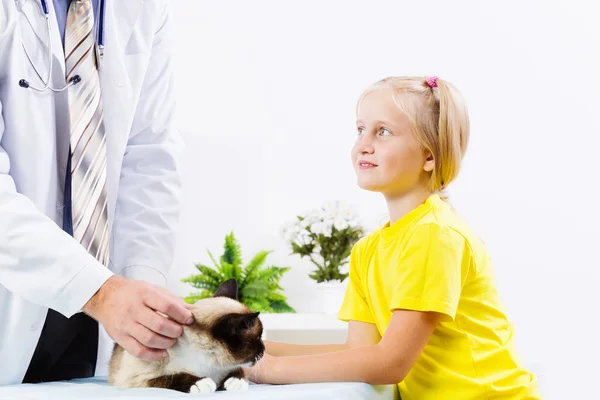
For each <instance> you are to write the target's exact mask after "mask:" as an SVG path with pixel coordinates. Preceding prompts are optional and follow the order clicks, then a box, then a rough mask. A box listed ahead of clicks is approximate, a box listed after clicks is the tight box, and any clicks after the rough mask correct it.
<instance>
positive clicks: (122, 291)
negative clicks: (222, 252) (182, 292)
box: [83, 275, 193, 361]
mask: <svg viewBox="0 0 600 400" xmlns="http://www.w3.org/2000/svg"><path fill="white" fill-rule="evenodd" d="M188 308H189V306H188V305H187V304H186V303H185V302H184V301H183V300H182V299H180V298H178V297H177V296H175V295H174V294H172V293H170V292H168V291H167V290H164V289H162V288H160V287H156V286H153V285H150V284H148V283H146V282H143V281H132V280H127V279H125V278H123V277H121V276H118V275H114V276H112V277H111V278H110V279H108V280H107V281H106V283H105V284H104V285H103V286H102V287H101V288H100V290H98V292H96V294H95V295H94V296H93V297H92V298H91V299H90V300H89V301H88V302H87V303H86V305H85V306H84V307H83V311H84V312H85V313H86V314H88V315H89V316H91V317H92V318H94V319H96V320H97V321H99V322H101V323H102V324H103V325H104V328H105V329H106V332H107V333H108V334H109V335H110V337H112V338H113V339H114V340H115V341H116V342H117V343H119V344H120V345H121V346H123V348H124V349H125V350H126V351H127V352H128V353H130V354H131V355H133V356H134V357H138V358H141V359H144V360H148V361H157V360H160V359H162V358H164V357H165V356H166V355H167V352H166V351H165V349H168V348H170V347H171V346H173V344H175V341H176V339H177V338H178V337H179V336H180V335H181V333H182V332H183V327H182V325H183V324H191V323H192V322H193V317H192V313H191V311H190V310H189V309H188ZM159 313H162V314H164V315H166V316H167V317H168V318H165V317H164V316H163V315H160V314H159Z"/></svg>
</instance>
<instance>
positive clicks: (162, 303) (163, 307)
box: [144, 290, 194, 325]
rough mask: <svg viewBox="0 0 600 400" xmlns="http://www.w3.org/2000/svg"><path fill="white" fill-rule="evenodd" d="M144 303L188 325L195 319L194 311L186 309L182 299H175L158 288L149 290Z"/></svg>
mask: <svg viewBox="0 0 600 400" xmlns="http://www.w3.org/2000/svg"><path fill="white" fill-rule="evenodd" d="M181 301H183V300H181ZM144 303H145V304H146V305H147V306H148V307H150V308H152V309H154V310H156V311H158V312H161V313H163V314H165V315H166V316H168V317H169V318H171V319H172V320H174V321H177V322H179V323H180V324H186V325H187V324H190V323H192V322H193V321H194V319H193V318H192V312H191V311H190V310H188V309H186V308H185V307H184V306H183V305H182V304H181V302H180V301H177V300H173V299H172V298H171V297H169V296H166V295H164V294H163V293H161V292H160V291H158V290H156V291H154V290H149V291H148V294H147V295H146V298H145V299H144Z"/></svg>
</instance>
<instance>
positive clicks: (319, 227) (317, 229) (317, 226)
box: [310, 222, 325, 235]
mask: <svg viewBox="0 0 600 400" xmlns="http://www.w3.org/2000/svg"><path fill="white" fill-rule="evenodd" d="M310 230H311V232H312V233H314V234H315V235H320V234H322V233H323V232H324V231H325V224H324V223H323V222H315V223H314V224H312V225H311V226H310Z"/></svg>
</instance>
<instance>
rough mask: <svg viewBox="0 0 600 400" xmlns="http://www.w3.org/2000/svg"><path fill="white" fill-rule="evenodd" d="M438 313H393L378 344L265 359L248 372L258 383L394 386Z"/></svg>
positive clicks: (403, 375)
mask: <svg viewBox="0 0 600 400" xmlns="http://www.w3.org/2000/svg"><path fill="white" fill-rule="evenodd" d="M440 316H441V314H437V313H433V312H421V311H408V310H396V311H395V312H394V314H393V315H392V319H391V321H390V324H389V326H388V328H387V330H386V332H385V334H384V336H383V338H382V339H381V341H379V343H377V344H372V345H367V346H364V347H354V348H348V349H346V350H341V351H337V352H335V353H327V354H320V355H308V356H299V357H270V356H266V357H264V358H263V359H262V360H261V361H260V362H259V363H258V364H257V365H256V366H254V367H252V368H251V369H249V370H248V376H249V378H250V379H251V380H252V381H254V382H257V383H273V384H284V383H308V382H366V383H370V384H396V383H399V382H401V381H402V380H403V379H404V377H406V375H407V374H408V372H409V371H410V369H411V368H412V366H413V364H414V362H415V361H416V360H417V358H418V357H419V355H420V354H421V351H422V350H423V348H424V347H425V345H426V344H427V341H428V340H429V337H430V336H431V334H432V333H433V330H434V329H435V326H436V324H437V323H438V321H439V320H440Z"/></svg>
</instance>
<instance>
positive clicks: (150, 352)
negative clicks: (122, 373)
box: [119, 336, 167, 361]
mask: <svg viewBox="0 0 600 400" xmlns="http://www.w3.org/2000/svg"><path fill="white" fill-rule="evenodd" d="M119 344H120V345H121V346H123V348H124V349H125V351H127V352H128V353H129V354H131V355H132V356H134V357H136V358H139V359H142V360H146V361H159V360H162V359H163V358H165V357H166V356H167V352H166V351H165V350H159V349H150V348H148V347H146V346H144V345H142V344H141V343H140V342H138V341H137V340H136V339H135V338H133V337H131V336H125V337H124V338H123V339H122V340H121V343H119Z"/></svg>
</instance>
